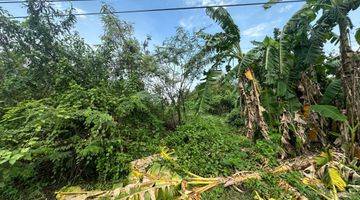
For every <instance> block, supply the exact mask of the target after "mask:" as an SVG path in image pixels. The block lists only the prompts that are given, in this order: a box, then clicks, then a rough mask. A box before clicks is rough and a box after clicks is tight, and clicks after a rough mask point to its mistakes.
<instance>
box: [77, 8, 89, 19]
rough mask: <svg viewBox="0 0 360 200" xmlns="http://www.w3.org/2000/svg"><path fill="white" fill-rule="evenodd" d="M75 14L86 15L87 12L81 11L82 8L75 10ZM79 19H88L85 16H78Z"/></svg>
mask: <svg viewBox="0 0 360 200" xmlns="http://www.w3.org/2000/svg"><path fill="white" fill-rule="evenodd" d="M74 13H75V14H84V13H86V12H85V10H83V9H81V8H74ZM77 17H78V18H79V19H86V18H87V17H86V16H85V15H77Z"/></svg>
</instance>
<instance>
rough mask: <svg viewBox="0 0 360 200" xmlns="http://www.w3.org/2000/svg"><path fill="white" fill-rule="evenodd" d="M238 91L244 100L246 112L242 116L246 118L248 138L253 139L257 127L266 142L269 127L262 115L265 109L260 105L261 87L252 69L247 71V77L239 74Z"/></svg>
mask: <svg viewBox="0 0 360 200" xmlns="http://www.w3.org/2000/svg"><path fill="white" fill-rule="evenodd" d="M244 84H246V85H249V86H250V88H251V89H250V90H249V91H247V90H246V89H245V87H244ZM238 89H239V93H240V96H241V97H242V99H243V100H244V110H243V113H242V116H245V117H246V128H247V133H246V136H247V137H248V138H251V139H252V138H253V137H254V133H255V131H256V127H258V128H259V129H260V132H261V134H262V136H263V137H264V138H265V139H266V140H269V139H270V138H269V135H268V126H267V124H266V122H265V119H264V116H263V114H262V112H263V111H264V108H263V107H262V106H261V104H260V94H259V86H258V84H257V82H256V79H255V78H254V76H253V72H252V70H251V69H248V70H247V71H246V73H245V77H244V76H243V75H242V74H239V77H238ZM241 112H242V111H241Z"/></svg>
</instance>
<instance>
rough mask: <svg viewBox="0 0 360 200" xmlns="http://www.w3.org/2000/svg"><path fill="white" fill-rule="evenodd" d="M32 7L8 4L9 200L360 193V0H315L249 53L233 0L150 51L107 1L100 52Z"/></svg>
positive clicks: (0, 103)
mask: <svg viewBox="0 0 360 200" xmlns="http://www.w3.org/2000/svg"><path fill="white" fill-rule="evenodd" d="M276 2H277V1H269V3H268V4H267V5H265V6H264V8H265V9H271V6H272V5H273V4H274V3H276ZM25 5H26V6H27V11H28V15H29V16H28V17H27V18H26V19H24V20H23V21H17V20H14V19H13V18H11V16H10V15H9V14H8V13H7V11H5V10H3V9H2V8H0V33H1V34H0V45H1V46H0V58H1V59H0V199H10V200H11V199H55V198H58V199H93V198H95V199H101V198H105V199H106V198H110V199H116V198H119V199H141V198H143V199H176V198H181V199H200V198H203V199H272V198H273V199H335V200H336V199H357V198H358V197H359V195H360V189H359V188H360V186H359V181H360V175H359V174H358V173H359V170H360V162H359V159H360V148H359V144H360V101H359V99H360V89H359V88H360V79H359V76H360V53H359V50H357V51H355V50H353V49H351V46H350V43H349V40H348V33H349V30H350V29H353V28H354V27H353V25H352V23H351V21H350V19H349V18H348V13H349V12H350V11H353V10H355V11H358V10H359V6H360V1H359V0H339V1H328V0H317V1H315V0H309V1H307V2H306V3H305V5H304V6H303V7H302V8H301V9H300V10H299V11H298V12H297V13H295V14H294V16H292V17H291V19H290V20H289V21H288V22H287V23H286V25H285V26H284V27H282V29H278V28H275V29H274V35H273V36H267V37H265V38H264V40H263V41H254V42H253V46H254V47H253V49H251V50H249V51H247V52H243V51H242V49H241V45H240V43H241V38H240V29H241V27H238V26H237V25H236V24H235V22H234V20H233V19H232V17H231V16H230V15H229V13H228V12H227V10H226V8H221V7H219V8H207V9H206V14H207V15H208V16H209V17H210V18H212V19H213V20H214V23H217V24H218V25H219V26H220V27H221V29H222V31H221V32H219V33H215V34H208V33H206V29H200V31H198V32H188V31H186V30H185V29H184V28H182V27H179V28H177V30H176V33H175V35H174V36H169V38H168V39H166V40H165V41H164V42H163V43H162V45H159V46H156V47H155V48H153V49H154V50H153V51H150V50H149V49H150V48H148V44H149V40H151V38H150V37H149V38H147V39H146V40H145V41H139V40H138V39H136V38H135V37H134V30H133V27H132V25H131V24H129V23H128V22H125V21H122V20H120V19H118V18H117V17H116V16H115V15H114V14H113V13H112V12H113V9H112V8H111V7H109V6H107V5H104V6H103V8H102V12H103V15H102V22H103V25H104V33H103V35H102V37H101V41H102V43H101V44H100V45H98V46H96V47H91V46H90V45H88V44H86V43H85V42H84V40H83V39H82V38H81V37H80V36H79V35H78V34H77V33H76V32H74V30H73V27H74V24H75V22H76V17H75V16H74V14H73V12H74V10H73V9H70V10H66V11H59V10H56V9H54V8H53V7H52V6H51V3H49V2H47V1H45V0H28V1H27V2H26V3H25ZM268 12H271V10H270V11H268ZM335 28H338V29H339V31H338V32H339V35H337V34H336V33H334V29H335ZM355 28H356V27H355ZM354 37H355V39H356V41H357V42H358V43H359V44H360V29H359V28H358V29H357V31H356V33H355V35H354ZM325 43H329V44H332V45H338V46H339V51H338V53H336V54H332V55H327V54H325V53H324V44H325ZM86 190H87V191H86Z"/></svg>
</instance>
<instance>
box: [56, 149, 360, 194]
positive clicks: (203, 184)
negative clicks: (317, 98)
mask: <svg viewBox="0 0 360 200" xmlns="http://www.w3.org/2000/svg"><path fill="white" fill-rule="evenodd" d="M332 155H335V154H329V153H328V154H325V153H322V154H320V156H318V157H315V156H306V157H305V156H304V157H298V158H294V159H291V160H288V161H283V163H284V164H282V165H281V166H279V167H276V168H274V169H268V170H266V172H267V173H271V174H276V175H279V174H282V173H286V172H289V171H302V173H303V175H304V176H305V177H306V178H304V180H303V183H304V184H305V185H309V186H310V187H312V188H313V189H314V190H316V188H314V185H316V184H313V182H314V181H316V183H317V185H318V186H319V184H321V187H322V188H325V189H326V184H324V183H322V181H321V180H320V179H322V178H323V177H326V176H329V175H327V174H330V177H331V178H333V177H335V178H333V180H332V182H331V184H332V187H333V188H334V189H335V187H336V188H338V189H341V190H343V189H344V188H345V187H346V184H345V182H343V181H341V182H339V180H340V178H341V177H345V176H346V175H344V174H340V173H339V172H345V171H347V172H346V174H347V175H349V174H351V177H356V178H360V176H359V175H358V174H357V173H356V172H355V171H354V170H351V169H350V168H348V167H344V166H343V165H341V164H340V163H339V162H337V161H336V160H337V159H336V158H335V160H334V157H335V156H332ZM329 156H330V157H329ZM159 159H164V160H168V161H171V162H172V163H173V164H174V166H176V165H177V164H176V162H175V160H174V159H173V158H172V157H171V156H170V155H169V154H168V153H166V152H162V153H160V154H155V155H152V156H149V157H146V158H143V159H139V160H135V161H133V162H132V163H131V164H132V173H131V174H130V175H129V180H130V182H131V184H129V185H127V186H125V187H120V188H115V189H113V190H109V191H78V192H57V193H56V194H57V196H56V197H57V199H58V200H89V199H123V200H133V199H136V200H137V199H140V200H141V199H150V200H156V199H195V200H197V199H200V198H201V194H202V193H203V192H206V191H209V190H211V189H212V188H214V187H220V186H222V187H230V186H234V187H235V188H236V189H238V188H237V187H236V185H240V184H241V183H243V182H244V181H246V180H249V179H257V180H260V179H261V175H260V174H259V173H258V172H252V171H241V172H237V173H235V174H233V175H231V176H229V177H215V178H204V177H200V176H198V175H195V174H192V173H190V172H188V171H185V170H183V172H185V173H186V174H188V176H186V177H184V178H183V177H180V176H179V175H178V174H177V173H175V172H173V171H172V170H170V169H168V168H167V167H165V166H161V165H160V164H158V163H157V162H154V161H156V160H159ZM322 160H326V163H324V162H323V161H322ZM319 161H322V162H323V164H322V167H321V168H318V169H316V168H317V166H316V165H317V164H318V163H319ZM149 166H151V167H150V168H149ZM328 166H329V167H328ZM176 167H177V168H178V167H179V166H176ZM324 167H326V168H329V169H330V170H323V169H324ZM147 168H149V169H148V170H146V169H147ZM307 171H309V172H307ZM321 171H323V172H322V173H318V172H321ZM315 172H317V173H315ZM335 175H336V176H335ZM334 180H336V181H334ZM339 183H341V184H339ZM278 186H279V187H281V188H283V189H284V190H286V191H288V192H289V193H292V194H293V196H294V197H296V198H297V199H307V198H306V197H305V196H302V195H301V194H300V193H299V192H298V191H297V190H296V188H294V187H292V186H291V185H290V184H288V183H287V182H286V181H284V180H281V181H280V182H279V183H278ZM238 191H240V192H241V190H239V189H238ZM316 191H317V190H316ZM319 195H321V196H325V197H328V195H326V193H324V192H322V191H319ZM334 195H337V194H336V191H335V193H334ZM327 199H331V198H327Z"/></svg>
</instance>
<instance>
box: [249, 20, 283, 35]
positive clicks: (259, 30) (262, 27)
mask: <svg viewBox="0 0 360 200" xmlns="http://www.w3.org/2000/svg"><path fill="white" fill-rule="evenodd" d="M279 22H281V20H274V21H271V22H267V23H260V24H258V25H256V26H254V27H251V28H248V29H246V30H245V31H244V32H243V35H244V36H249V37H258V36H265V35H266V33H267V32H268V31H269V30H268V29H270V28H271V29H273V28H274V27H275V26H276V24H279Z"/></svg>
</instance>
